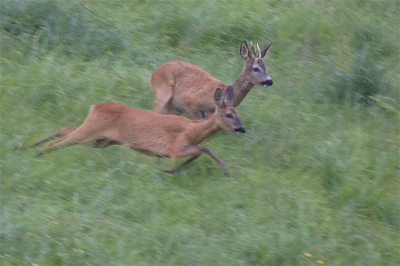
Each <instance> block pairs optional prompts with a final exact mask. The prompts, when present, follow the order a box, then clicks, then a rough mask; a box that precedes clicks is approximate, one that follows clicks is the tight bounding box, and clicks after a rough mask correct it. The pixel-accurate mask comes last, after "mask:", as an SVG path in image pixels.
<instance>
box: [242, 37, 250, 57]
mask: <svg viewBox="0 0 400 266" xmlns="http://www.w3.org/2000/svg"><path fill="white" fill-rule="evenodd" d="M240 55H241V56H242V58H243V59H244V61H248V60H250V59H251V54H250V50H249V47H248V46H247V42H246V41H243V42H242V44H241V45H240Z"/></svg>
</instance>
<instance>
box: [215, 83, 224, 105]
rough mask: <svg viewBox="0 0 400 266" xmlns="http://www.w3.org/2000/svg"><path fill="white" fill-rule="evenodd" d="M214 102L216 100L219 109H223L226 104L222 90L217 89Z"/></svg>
mask: <svg viewBox="0 0 400 266" xmlns="http://www.w3.org/2000/svg"><path fill="white" fill-rule="evenodd" d="M214 100H215V104H216V105H217V106H218V107H222V105H223V104H224V97H223V96H222V91H221V89H220V88H217V89H216V90H215V94H214Z"/></svg>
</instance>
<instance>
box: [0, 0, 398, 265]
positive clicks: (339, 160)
mask: <svg viewBox="0 0 400 266" xmlns="http://www.w3.org/2000/svg"><path fill="white" fill-rule="evenodd" d="M399 12H400V6H399V2H398V1H396V0H392V1H390V0H389V1H363V0H357V1H344V0H336V1H312V0H307V1H294V0H293V1H286V0H285V1H272V0H271V1H263V0H251V1H237V0H231V1H213V0H203V1H195V0H186V1H184V0H181V1H146V0H134V1H127V0H120V1H94V0H74V1H56V0H55V1H44V0H43V1H42V0H32V1H25V0H20V1H12V0H4V1H2V3H1V9H0V27H1V28H0V31H1V34H0V44H1V75H0V76H1V95H0V96H1V97H0V100H1V106H0V110H1V113H0V114H1V120H0V123H1V124H0V129H1V131H0V147H1V157H0V160H1V179H0V182H1V187H0V192H1V196H0V197H1V198H0V200H1V202H0V207H1V212H0V226H1V228H0V264H1V265H272V266H279V265H322V264H324V265H338V266H339V265H340V266H342V265H363V266H365V265H382V266H384V265H399V264H400V237H399V231H400V196H399V194H400V183H399V175H400V158H399V157H400V156H399V155H400V154H399V153H400V149H399V148H400V147H399V143H400V116H399V113H400V90H399V84H400V71H399V70H400V66H399V64H400V63H399V62H400V53H399V48H400V46H399V43H400V36H399V34H400V32H399V29H398V28H399V22H400V21H399V17H400V14H399ZM242 40H249V41H250V40H252V41H253V42H257V43H259V44H260V47H261V48H265V47H266V46H267V45H269V44H270V43H271V42H272V43H273V45H272V49H271V51H270V55H269V58H268V59H267V62H266V64H267V66H268V68H269V74H270V76H271V77H272V79H273V80H274V85H273V86H272V87H271V88H268V89H266V88H263V87H254V88H253V90H252V91H251V92H250V93H249V95H248V96H247V97H246V99H245V100H244V101H243V102H242V103H241V105H240V106H239V107H238V108H237V110H238V112H239V113H240V115H241V121H242V123H243V125H244V127H245V128H246V129H247V132H246V134H245V135H241V136H238V135H234V134H229V133H227V132H219V133H217V134H216V135H214V136H212V137H211V138H210V139H208V140H206V141H205V142H204V145H206V146H208V147H209V148H210V149H211V150H212V151H213V152H214V153H215V154H216V155H217V156H218V157H219V158H221V159H222V160H224V161H225V162H226V163H227V164H228V165H229V167H230V172H231V174H230V176H229V177H227V176H224V175H223V174H222V172H221V170H220V168H219V166H218V165H217V164H216V163H215V162H214V161H213V160H212V159H210V158H209V157H208V156H202V157H201V158H199V159H198V160H196V161H195V162H193V163H192V164H190V165H188V166H187V167H185V168H184V169H183V170H182V171H181V172H180V173H179V174H176V175H170V174H166V173H164V172H163V171H162V170H163V169H165V168H168V167H171V166H174V165H176V164H177V163H179V162H180V161H181V160H179V161H178V162H176V161H173V160H170V159H164V160H161V161H160V160H158V159H156V158H153V157H148V156H146V155H142V154H140V153H137V152H134V151H132V150H129V149H127V148H124V147H117V146H115V147H110V148H107V149H104V150H99V149H92V148H90V147H88V146H72V147H68V148H65V149H62V150H59V151H55V152H53V153H50V154H47V155H45V156H43V157H41V158H36V157H35V153H36V151H37V149H26V150H16V151H14V150H13V148H14V147H15V146H16V145H18V144H26V143H30V142H33V141H35V140H37V139H39V138H41V137H43V136H45V135H47V134H49V133H52V132H54V131H56V130H58V129H60V128H61V127H62V126H64V125H71V126H78V125H80V124H81V123H82V121H83V119H84V118H85V117H86V115H87V113H88V110H89V107H90V106H91V105H92V104H95V103H98V102H103V101H114V102H121V103H124V104H127V105H130V106H133V107H137V108H143V109H152V105H153V100H154V95H153V93H152V90H151V87H150V82H149V78H150V75H151V73H152V71H153V70H154V69H155V68H156V67H157V66H158V65H160V64H161V63H163V62H167V61H172V60H183V61H187V62H190V63H193V64H196V65H199V66H201V67H203V68H204V69H206V70H208V71H209V72H210V73H211V74H213V75H214V76H215V77H217V78H219V79H220V80H222V81H224V82H226V83H227V84H233V82H234V80H235V79H236V77H237V75H238V74H239V73H240V71H241V69H242V67H243V60H242V59H241V57H240V55H239V47H240V43H241V41H242Z"/></svg>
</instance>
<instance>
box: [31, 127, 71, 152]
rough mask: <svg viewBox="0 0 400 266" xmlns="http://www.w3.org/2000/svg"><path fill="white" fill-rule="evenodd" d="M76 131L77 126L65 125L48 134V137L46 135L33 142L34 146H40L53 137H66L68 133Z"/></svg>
mask: <svg viewBox="0 0 400 266" xmlns="http://www.w3.org/2000/svg"><path fill="white" fill-rule="evenodd" d="M74 131H75V128H72V127H69V126H65V127H63V128H62V129H60V130H59V131H57V132H55V133H53V134H51V135H48V136H47V137H44V138H42V139H39V140H38V141H36V142H35V143H33V144H32V147H35V146H38V145H40V144H42V143H44V142H47V141H49V140H51V139H55V138H60V137H65V136H67V135H68V134H71V133H72V132H74Z"/></svg>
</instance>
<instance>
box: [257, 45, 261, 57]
mask: <svg viewBox="0 0 400 266" xmlns="http://www.w3.org/2000/svg"><path fill="white" fill-rule="evenodd" d="M257 50H258V58H259V59H261V50H260V46H258V43H257Z"/></svg>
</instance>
